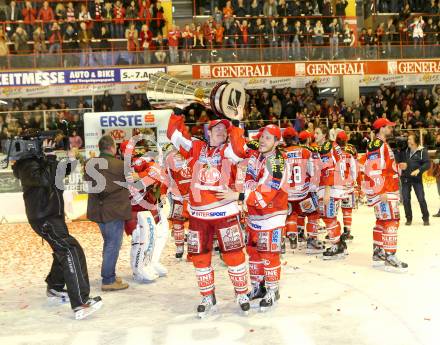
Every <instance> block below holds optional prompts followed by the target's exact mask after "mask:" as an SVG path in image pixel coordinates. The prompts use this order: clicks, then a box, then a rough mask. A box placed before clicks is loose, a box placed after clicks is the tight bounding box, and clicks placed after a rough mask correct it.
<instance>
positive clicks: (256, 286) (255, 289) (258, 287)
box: [247, 280, 266, 301]
mask: <svg viewBox="0 0 440 345" xmlns="http://www.w3.org/2000/svg"><path fill="white" fill-rule="evenodd" d="M265 294H266V286H264V280H263V281H262V282H259V283H252V288H251V291H250V292H249V293H248V294H247V296H248V298H249V300H250V301H253V300H255V299H259V298H263V297H264V295H265Z"/></svg>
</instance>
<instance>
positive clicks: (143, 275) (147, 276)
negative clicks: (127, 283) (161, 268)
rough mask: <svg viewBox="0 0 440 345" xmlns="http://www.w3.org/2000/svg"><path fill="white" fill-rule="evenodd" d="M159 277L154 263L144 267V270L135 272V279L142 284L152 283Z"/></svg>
mask: <svg viewBox="0 0 440 345" xmlns="http://www.w3.org/2000/svg"><path fill="white" fill-rule="evenodd" d="M157 278H159V274H157V272H156V270H155V269H154V268H153V266H152V265H148V266H146V267H144V268H143V269H142V270H139V271H137V272H136V273H133V280H134V281H135V282H137V283H141V284H148V283H152V282H154V281H155V280H156V279H157Z"/></svg>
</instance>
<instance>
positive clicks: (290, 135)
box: [283, 127, 298, 138]
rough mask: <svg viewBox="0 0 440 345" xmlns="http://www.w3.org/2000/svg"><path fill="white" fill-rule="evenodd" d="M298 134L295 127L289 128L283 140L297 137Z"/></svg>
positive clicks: (285, 130) (284, 133)
mask: <svg viewBox="0 0 440 345" xmlns="http://www.w3.org/2000/svg"><path fill="white" fill-rule="evenodd" d="M297 135H298V133H297V132H296V131H295V128H293V127H287V128H285V129H284V131H283V138H293V137H296V136H297Z"/></svg>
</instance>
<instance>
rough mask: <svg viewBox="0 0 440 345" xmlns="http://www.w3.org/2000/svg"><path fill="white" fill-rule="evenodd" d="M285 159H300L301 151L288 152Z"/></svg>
mask: <svg viewBox="0 0 440 345" xmlns="http://www.w3.org/2000/svg"><path fill="white" fill-rule="evenodd" d="M287 158H293V159H294V158H302V154H301V151H290V152H288V153H287Z"/></svg>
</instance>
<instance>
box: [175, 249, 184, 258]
mask: <svg viewBox="0 0 440 345" xmlns="http://www.w3.org/2000/svg"><path fill="white" fill-rule="evenodd" d="M184 251H185V248H184V246H178V247H176V259H178V260H182V258H183V253H184Z"/></svg>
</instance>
